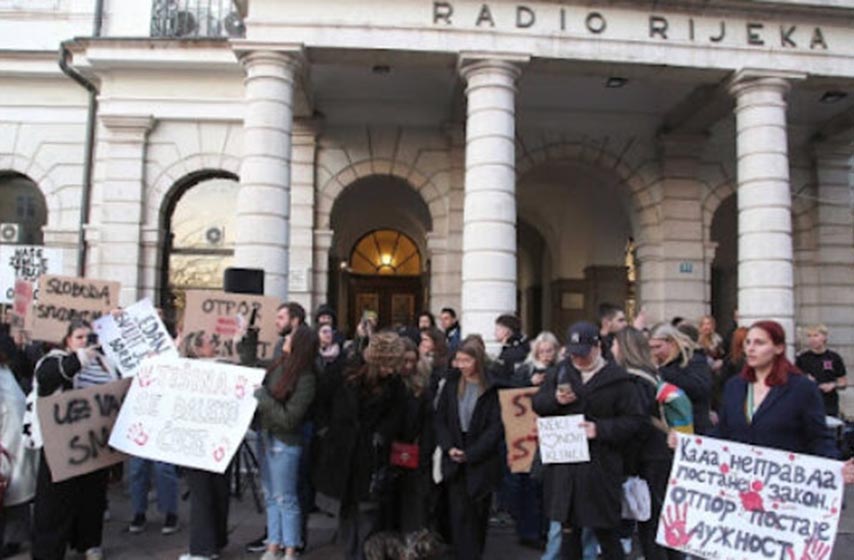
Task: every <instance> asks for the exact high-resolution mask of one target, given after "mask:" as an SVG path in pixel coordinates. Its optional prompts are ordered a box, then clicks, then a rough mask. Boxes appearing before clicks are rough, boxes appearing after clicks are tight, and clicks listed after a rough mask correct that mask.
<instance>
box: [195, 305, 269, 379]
mask: <svg viewBox="0 0 854 560" xmlns="http://www.w3.org/2000/svg"><path fill="white" fill-rule="evenodd" d="M278 307H279V300H277V299H276V298H274V297H267V296H253V295H247V294H227V293H225V292H217V291H211V290H189V291H187V308H186V310H185V312H184V333H183V334H184V340H185V341H186V344H193V342H194V340H195V339H196V338H197V337H199V336H201V335H202V334H207V335H209V336H210V337H211V342H212V343H213V346H214V348H215V349H216V352H217V357H218V358H220V359H223V360H227V361H229V362H237V361H238V359H239V356H238V354H237V342H238V339H239V337H240V335H241V331H242V330H243V327H244V326H245V325H246V324H247V323H248V322H249V320H250V317H251V316H252V312H253V311H255V312H256V318H255V326H256V327H259V329H260V330H259V332H258V359H259V360H272V359H273V348H274V346H275V344H276V341H277V340H278V339H279V333H278V332H276V311H277V308H278Z"/></svg>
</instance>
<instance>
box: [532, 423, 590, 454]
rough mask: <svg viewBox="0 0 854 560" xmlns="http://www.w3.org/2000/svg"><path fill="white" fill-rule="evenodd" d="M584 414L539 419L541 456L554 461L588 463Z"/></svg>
mask: <svg viewBox="0 0 854 560" xmlns="http://www.w3.org/2000/svg"><path fill="white" fill-rule="evenodd" d="M582 422H584V415H582V414H573V415H570V416H549V417H547V418H539V419H537V434H538V437H539V439H540V458H541V459H542V460H543V464H544V465H549V464H552V463H586V462H587V461H589V460H590V446H589V445H588V444H587V433H585V431H584V428H582V427H581V423H582Z"/></svg>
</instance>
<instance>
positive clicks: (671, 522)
mask: <svg viewBox="0 0 854 560" xmlns="http://www.w3.org/2000/svg"><path fill="white" fill-rule="evenodd" d="M662 517H663V519H664V540H665V542H666V543H667V546H669V547H670V548H679V547H682V546H685V545H686V544H688V543H689V542H691V539H692V538H694V533H693V531H692V532H690V533H689V532H688V531H687V529H686V527H685V525H686V523H687V521H688V504H685V505H684V506H682V507H681V508H680V507H679V506H672V505H671V506H667V511H666V512H665V513H664V515H662Z"/></svg>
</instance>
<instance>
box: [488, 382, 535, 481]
mask: <svg viewBox="0 0 854 560" xmlns="http://www.w3.org/2000/svg"><path fill="white" fill-rule="evenodd" d="M538 390H539V388H538V387H525V388H523V389H503V390H501V391H498V400H499V401H500V402H501V422H502V424H504V439H505V440H506V442H507V465H508V466H509V467H510V472H512V473H527V472H531V463H533V461H534V454H535V453H536V452H537V414H536V413H535V412H534V410H533V408H531V397H533V396H534V395H535V394H536V393H537V391H538Z"/></svg>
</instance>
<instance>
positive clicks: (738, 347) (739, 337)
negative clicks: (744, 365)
mask: <svg viewBox="0 0 854 560" xmlns="http://www.w3.org/2000/svg"><path fill="white" fill-rule="evenodd" d="M747 330H748V329H747V327H738V328H737V329H735V331H733V333H732V341H731V342H730V345H729V359H730V361H731V362H732V363H734V364H735V363H738V362H740V361H741V360H743V359H744V339H745V338H747Z"/></svg>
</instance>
